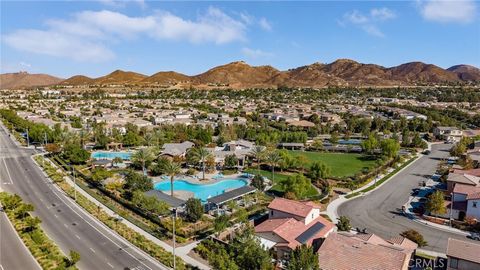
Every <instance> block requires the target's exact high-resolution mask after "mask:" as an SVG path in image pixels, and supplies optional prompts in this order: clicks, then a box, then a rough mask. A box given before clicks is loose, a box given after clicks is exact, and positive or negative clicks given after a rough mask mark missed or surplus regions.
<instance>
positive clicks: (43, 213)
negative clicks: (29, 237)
mask: <svg viewBox="0 0 480 270" xmlns="http://www.w3.org/2000/svg"><path fill="white" fill-rule="evenodd" d="M32 152H33V151H32V150H27V149H25V148H20V147H18V146H17V145H16V144H15V143H14V142H13V141H12V140H11V139H10V138H9V137H8V134H7V133H6V132H5V130H4V129H3V126H1V125H0V185H1V187H2V189H3V190H5V191H9V192H11V193H17V194H19V195H20V196H21V197H22V198H23V199H24V200H25V201H27V202H29V203H31V204H33V205H34V206H35V212H34V215H36V216H38V217H39V218H40V219H41V220H42V223H41V227H42V228H43V230H44V231H45V232H46V233H47V235H48V236H49V237H50V238H51V239H52V240H53V241H55V243H56V244H57V245H58V246H59V247H60V248H61V249H62V251H63V252H64V253H65V254H68V253H69V251H70V250H75V251H77V252H79V253H80V256H81V259H80V262H79V263H78V267H79V268H80V269H89V270H90V269H102V270H105V269H128V268H135V267H136V269H168V268H167V267H165V266H163V265H162V264H160V263H159V262H158V261H156V260H154V259H153V258H151V257H150V256H148V255H147V254H145V253H144V252H142V251H141V250H139V249H138V248H136V247H134V246H133V245H132V244H131V243H129V242H127V241H126V240H125V239H123V238H121V237H119V236H118V235H117V234H115V233H114V232H113V231H111V230H110V229H108V228H107V227H106V226H105V225H103V224H101V223H100V222H99V221H98V220H96V219H95V218H93V217H92V216H90V215H89V214H88V213H86V212H85V211H84V210H83V209H81V208H80V207H79V206H78V205H76V204H75V203H74V202H73V201H72V200H71V199H69V198H67V196H65V195H64V194H63V193H62V192H61V191H60V190H59V189H58V188H57V187H56V186H55V185H54V184H53V183H52V182H51V181H50V180H49V179H47V178H46V177H45V176H44V175H43V174H42V171H41V170H40V168H38V166H36V165H35V163H34V162H33V161H32V160H31V157H30V156H31V154H32ZM2 248H3V246H2ZM2 252H4V251H3V250H2ZM1 259H2V260H6V259H5V258H4V257H2V258H1ZM10 259H11V260H18V259H17V258H16V257H15V256H14V257H12V258H10ZM10 259H9V260H10ZM3 263H4V262H3V261H0V264H3ZM16 263H18V262H16ZM20 263H21V262H20ZM16 269H29V268H27V267H21V268H16ZM0 270H1V269H0Z"/></svg>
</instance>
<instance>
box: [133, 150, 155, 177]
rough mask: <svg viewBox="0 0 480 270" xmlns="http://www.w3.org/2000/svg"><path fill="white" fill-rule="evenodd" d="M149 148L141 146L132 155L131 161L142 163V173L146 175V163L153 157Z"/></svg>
mask: <svg viewBox="0 0 480 270" xmlns="http://www.w3.org/2000/svg"><path fill="white" fill-rule="evenodd" d="M154 158H155V157H154V155H153V153H152V151H151V149H150V148H141V149H139V150H138V151H137V152H135V153H134V154H133V155H132V162H134V163H140V164H142V170H143V175H147V169H146V165H145V164H146V163H148V162H151V161H152V160H153V159H154Z"/></svg>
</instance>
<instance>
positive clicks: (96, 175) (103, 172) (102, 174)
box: [92, 167, 113, 183]
mask: <svg viewBox="0 0 480 270" xmlns="http://www.w3.org/2000/svg"><path fill="white" fill-rule="evenodd" d="M112 175H113V172H111V171H109V170H107V169H104V168H101V167H100V168H95V169H94V170H93V171H92V180H93V181H95V182H96V183H100V182H101V181H103V180H105V179H107V178H109V177H112Z"/></svg>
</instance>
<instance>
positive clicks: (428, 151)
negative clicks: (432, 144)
mask: <svg viewBox="0 0 480 270" xmlns="http://www.w3.org/2000/svg"><path fill="white" fill-rule="evenodd" d="M430 153H432V151H430V150H428V149H426V150H424V151H423V154H424V155H430Z"/></svg>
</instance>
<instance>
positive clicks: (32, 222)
mask: <svg viewBox="0 0 480 270" xmlns="http://www.w3.org/2000/svg"><path fill="white" fill-rule="evenodd" d="M40 223H42V221H41V220H40V218H38V217H32V216H30V215H28V216H27V217H26V218H25V231H27V232H32V231H34V230H35V229H37V228H38V225H39V224H40Z"/></svg>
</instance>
